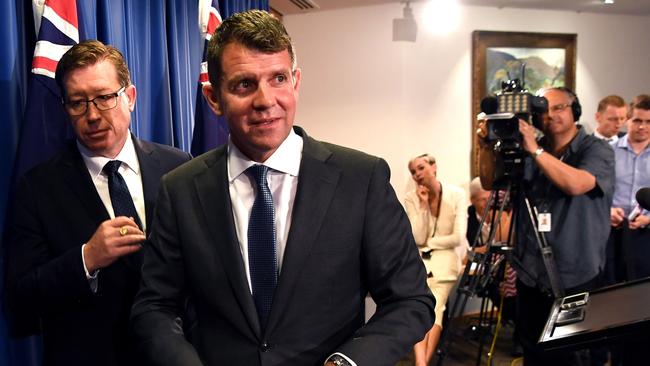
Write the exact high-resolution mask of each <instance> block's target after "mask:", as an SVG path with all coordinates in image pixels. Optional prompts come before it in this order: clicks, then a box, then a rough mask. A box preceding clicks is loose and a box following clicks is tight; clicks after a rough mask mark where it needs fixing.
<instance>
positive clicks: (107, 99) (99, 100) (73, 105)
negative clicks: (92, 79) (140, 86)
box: [63, 86, 126, 116]
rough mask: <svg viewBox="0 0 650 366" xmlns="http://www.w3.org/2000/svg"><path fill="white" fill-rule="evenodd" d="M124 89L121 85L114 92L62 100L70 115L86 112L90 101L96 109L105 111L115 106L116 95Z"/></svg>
mask: <svg viewBox="0 0 650 366" xmlns="http://www.w3.org/2000/svg"><path fill="white" fill-rule="evenodd" d="M124 90H126V87H125V86H123V87H121V88H120V90H118V91H116V92H115V93H110V94H104V95H98V96H96V97H94V98H93V99H86V100H84V99H79V100H68V101H66V100H63V105H64V106H65V109H66V110H67V111H68V113H70V115H71V116H81V115H83V114H86V112H87V111H88V105H89V104H90V103H91V102H92V103H93V104H94V105H95V107H96V108H97V110H100V111H107V110H109V109H113V108H115V107H117V97H119V96H120V95H121V94H122V93H124Z"/></svg>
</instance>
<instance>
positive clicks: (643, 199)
mask: <svg viewBox="0 0 650 366" xmlns="http://www.w3.org/2000/svg"><path fill="white" fill-rule="evenodd" d="M636 201H637V202H638V203H639V206H641V207H642V208H644V209H646V210H650V187H645V188H641V189H639V190H638V191H636Z"/></svg>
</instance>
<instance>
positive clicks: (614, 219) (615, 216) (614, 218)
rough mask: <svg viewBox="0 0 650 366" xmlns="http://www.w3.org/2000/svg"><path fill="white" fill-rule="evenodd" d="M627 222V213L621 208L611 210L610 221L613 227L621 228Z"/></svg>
mask: <svg viewBox="0 0 650 366" xmlns="http://www.w3.org/2000/svg"><path fill="white" fill-rule="evenodd" d="M623 220H625V212H624V211H623V209H622V208H620V207H612V208H611V209H610V214H609V221H610V223H611V225H612V227H619V226H621V223H623Z"/></svg>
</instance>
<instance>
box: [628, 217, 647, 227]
mask: <svg viewBox="0 0 650 366" xmlns="http://www.w3.org/2000/svg"><path fill="white" fill-rule="evenodd" d="M648 224H650V217H649V216H646V215H638V216H637V217H635V218H634V220H632V221H630V223H629V225H628V226H629V228H630V229H631V230H636V229H643V228H644V227H646V226H647V225H648Z"/></svg>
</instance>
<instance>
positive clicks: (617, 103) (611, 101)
mask: <svg viewBox="0 0 650 366" xmlns="http://www.w3.org/2000/svg"><path fill="white" fill-rule="evenodd" d="M610 105H611V106H613V107H616V108H621V107H625V100H624V99H623V98H621V97H620V96H618V95H614V94H612V95H608V96H606V97H605V98H603V99H601V100H600V102H598V112H604V111H605V109H607V107H608V106H610Z"/></svg>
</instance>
